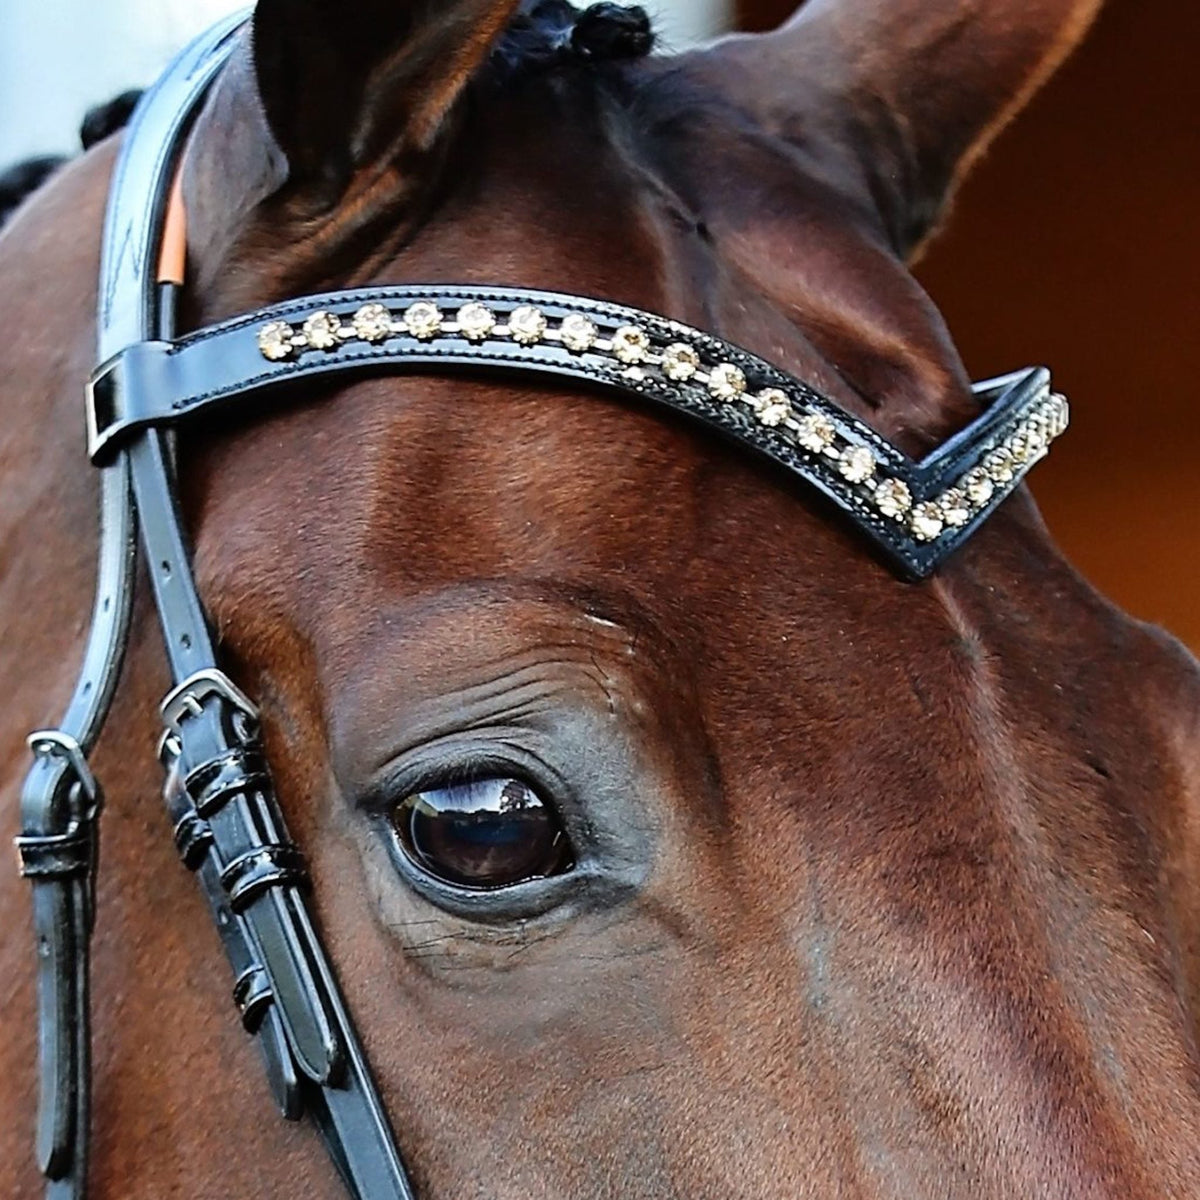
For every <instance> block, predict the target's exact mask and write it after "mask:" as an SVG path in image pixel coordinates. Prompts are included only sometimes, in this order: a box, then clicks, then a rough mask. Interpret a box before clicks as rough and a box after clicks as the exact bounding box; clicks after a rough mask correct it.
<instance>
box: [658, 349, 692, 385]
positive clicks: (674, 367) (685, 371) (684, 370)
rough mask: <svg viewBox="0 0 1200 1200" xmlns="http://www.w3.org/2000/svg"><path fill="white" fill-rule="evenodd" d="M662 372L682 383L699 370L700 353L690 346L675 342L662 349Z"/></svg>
mask: <svg viewBox="0 0 1200 1200" xmlns="http://www.w3.org/2000/svg"><path fill="white" fill-rule="evenodd" d="M662 369H663V374H664V375H665V376H666V377H667V378H668V379H673V380H675V382H676V383H684V382H686V381H687V380H689V379H691V378H692V377H693V376H694V375H695V374H696V372H697V371H698V370H700V355H698V354H697V353H696V352H695V350H693V349H692V348H691V346H687V345H685V344H684V343H683V342H675V343H673V344H672V345H670V346H668V347H667V348H666V349H665V350H664V351H663V365H662Z"/></svg>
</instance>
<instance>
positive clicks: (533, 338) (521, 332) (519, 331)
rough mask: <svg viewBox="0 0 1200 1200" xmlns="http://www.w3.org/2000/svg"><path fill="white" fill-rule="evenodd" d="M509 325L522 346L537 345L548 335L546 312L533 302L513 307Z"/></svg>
mask: <svg viewBox="0 0 1200 1200" xmlns="http://www.w3.org/2000/svg"><path fill="white" fill-rule="evenodd" d="M508 327H509V329H510V330H512V335H513V337H514V338H515V339H516V340H517V341H518V342H520V343H521V345H522V346H533V345H536V344H537V343H538V342H540V341H541V340H542V338H544V337H545V336H546V314H545V313H544V312H542V310H541V309H540V308H535V307H534V306H533V305H532V304H522V305H521V307H520V308H514V309H513V311H512V315H511V316H510V317H509V318H508Z"/></svg>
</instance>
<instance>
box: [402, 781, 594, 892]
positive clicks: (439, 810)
mask: <svg viewBox="0 0 1200 1200" xmlns="http://www.w3.org/2000/svg"><path fill="white" fill-rule="evenodd" d="M391 821H392V827H393V828H394V829H395V831H396V836H397V839H398V840H399V843H400V847H401V849H402V850H403V851H404V853H405V854H406V855H407V856H408V858H409V859H410V860H411V861H412V862H413V863H414V865H415V866H417V867H418V868H420V869H421V870H422V871H424V872H425V873H426V874H428V875H432V876H433V877H434V878H435V879H440V880H441V881H442V882H443V883H452V884H455V885H456V886H458V887H467V888H476V889H479V890H484V889H493V888H504V887H512V886H513V885H514V884H517V883H526V882H528V881H529V880H532V879H546V878H548V877H550V876H552V875H562V874H564V873H565V872H567V871H569V870H570V869H571V867H572V866H573V865H574V856H573V854H572V851H571V843H570V840H569V839H568V838H567V835H566V833H565V832H564V831H563V828H562V825H561V824H560V823H559V820H558V816H557V814H556V813H555V811H554V809H553V808H552V807H551V806H550V805H549V804H547V803H546V802H545V801H544V800H542V798H541V797H540V796H539V795H538V794H537V792H535V791H534V790H533V788H531V787H530V786H529V784H527V783H524V782H522V781H521V780H519V779H480V780H476V781H474V782H471V783H460V784H455V785H453V786H451V787H444V788H431V789H430V790H429V791H425V792H414V793H413V794H412V795H410V796H406V797H405V798H404V799H403V800H402V801H401V802H400V803H399V804H398V805H397V806H396V807H395V808H394V809H393V810H392V815H391Z"/></svg>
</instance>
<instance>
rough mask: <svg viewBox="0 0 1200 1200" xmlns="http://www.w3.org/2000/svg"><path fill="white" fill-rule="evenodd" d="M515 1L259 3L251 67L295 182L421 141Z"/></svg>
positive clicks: (343, 173)
mask: <svg viewBox="0 0 1200 1200" xmlns="http://www.w3.org/2000/svg"><path fill="white" fill-rule="evenodd" d="M518 3H519V0H356V2H355V3H354V4H339V3H336V2H331V0H259V2H258V4H257V6H256V8H255V12H254V23H253V55H254V68H255V73H256V76H257V80H258V90H259V95H260V98H261V101H262V105H263V110H264V112H265V114H266V117H267V121H268V123H269V124H270V127H271V131H272V133H273V134H274V136H275V140H276V141H277V142H278V144H279V147H280V149H281V150H282V151H283V153H284V155H285V156H286V158H287V161H288V168H289V174H290V177H291V179H292V181H293V182H300V183H306V182H324V183H327V184H335V185H336V184H338V183H344V182H345V181H346V179H348V177H349V176H350V174H351V173H352V172H353V171H354V170H356V169H357V168H359V167H362V166H363V165H365V164H367V163H369V162H373V161H378V160H380V159H381V158H383V157H385V156H388V155H392V154H398V153H400V152H402V151H404V150H406V149H414V150H417V151H420V150H423V149H426V148H428V146H429V145H430V144H431V143H432V142H433V141H434V139H435V138H436V136H437V132H438V130H439V129H440V127H441V125H442V123H443V121H444V119H445V117H446V115H447V113H448V112H449V110H450V109H451V107H452V106H453V104H454V102H455V100H456V99H457V98H458V96H459V95H460V93H461V92H462V90H463V88H464V87H465V86H466V83H467V81H468V80H469V79H470V78H471V76H472V74H473V73H474V72H475V70H476V69H477V68H478V67H479V65H480V64H481V62H482V61H483V59H484V58H485V56H486V55H487V53H488V51H489V49H490V47H491V46H492V44H493V42H494V41H495V39H496V37H497V35H498V34H499V33H500V32H501V30H503V29H504V27H505V26H506V25H507V24H508V22H509V20H510V19H511V17H512V15H513V13H514V11H515V10H516V8H517V6H518Z"/></svg>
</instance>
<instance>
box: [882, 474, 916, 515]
mask: <svg viewBox="0 0 1200 1200" xmlns="http://www.w3.org/2000/svg"><path fill="white" fill-rule="evenodd" d="M875 507H876V508H878V509H879V511H880V512H881V513H883V515H884V516H885V517H891V518H892V520H893V521H899V520H900V519H901V518H902V517H903V516H904V514H905V513H907V512H908V510H909V509H910V508H912V492H910V491H909V490H908V484H907V483H905V482H904V480H903V479H885V480H884V481H883V482H882V483H881V484H880V485H879V486H878V487H877V488H876V489H875Z"/></svg>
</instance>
